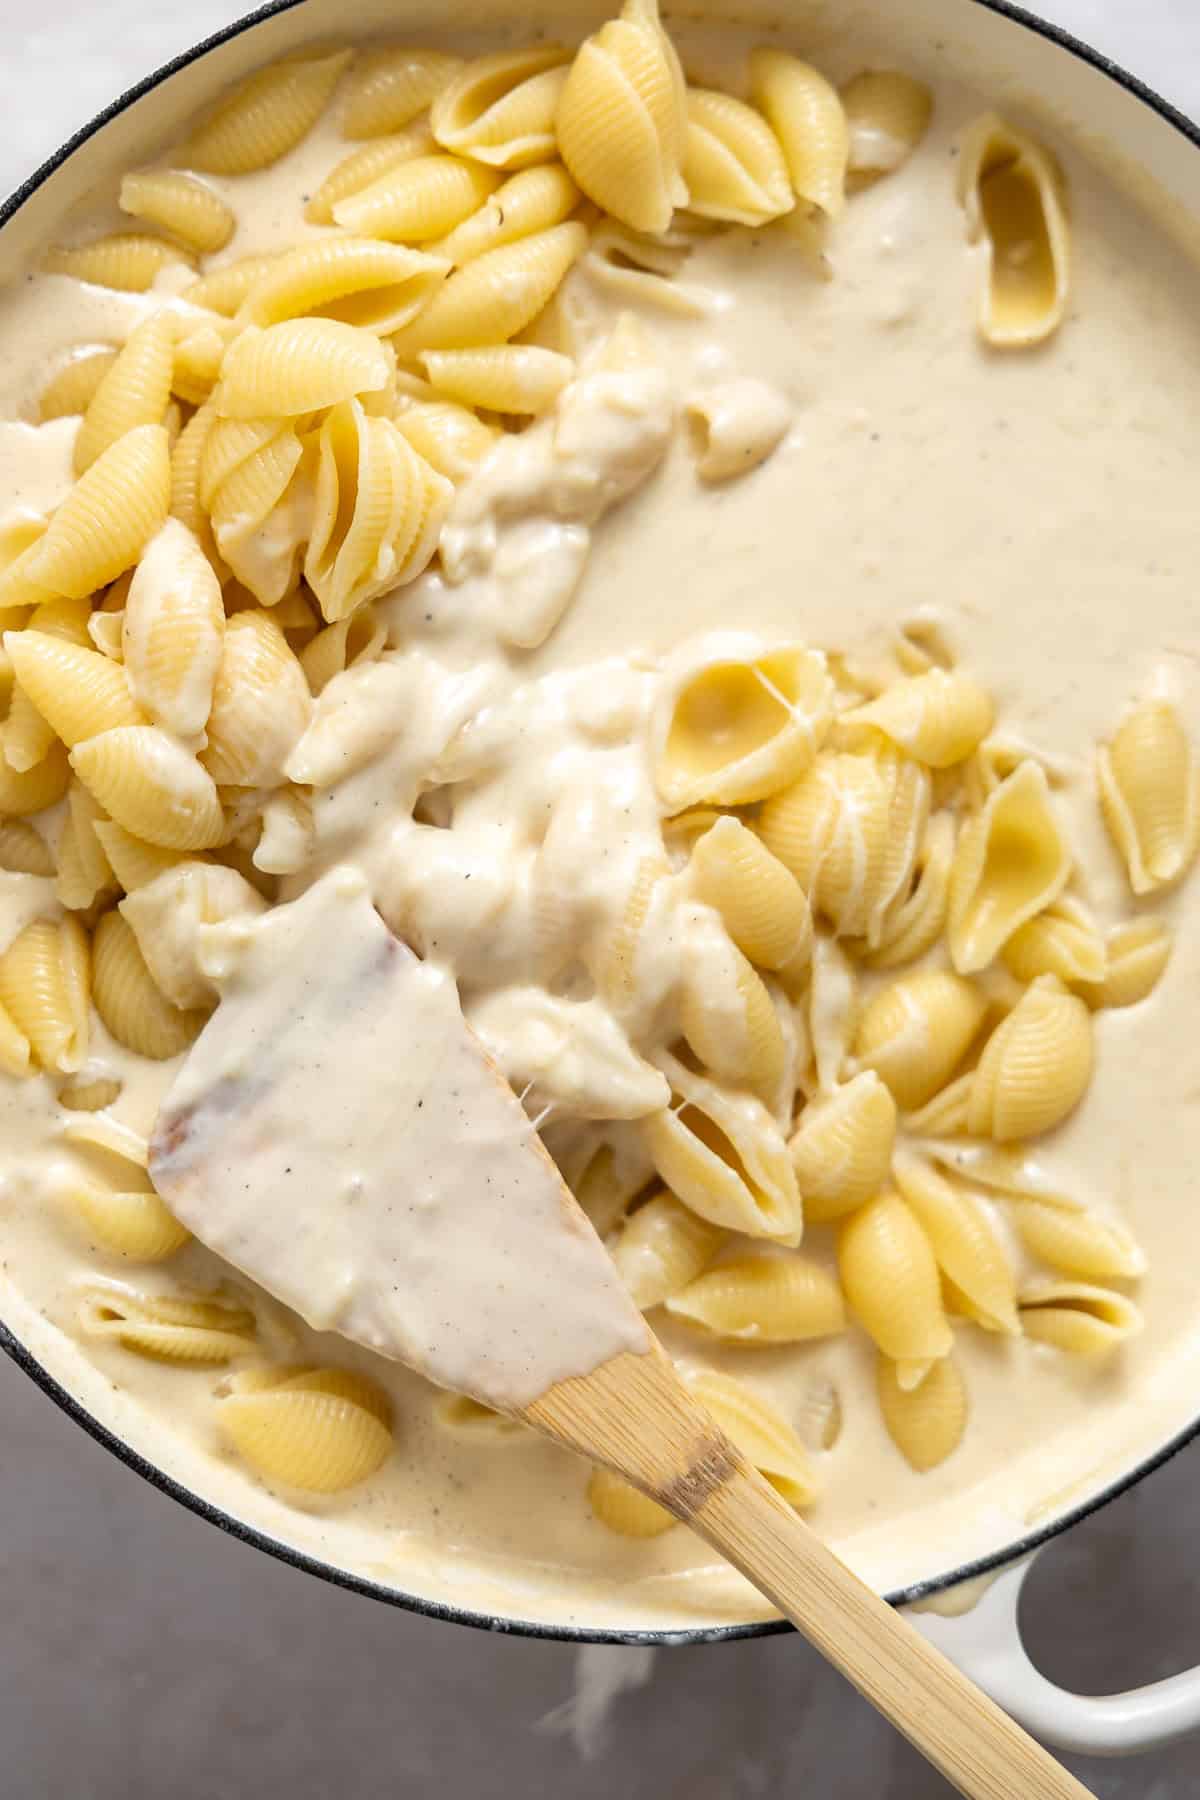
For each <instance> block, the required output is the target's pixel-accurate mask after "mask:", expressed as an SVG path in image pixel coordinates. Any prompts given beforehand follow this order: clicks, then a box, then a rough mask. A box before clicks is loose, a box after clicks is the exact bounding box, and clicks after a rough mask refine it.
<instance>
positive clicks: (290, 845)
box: [253, 609, 367, 875]
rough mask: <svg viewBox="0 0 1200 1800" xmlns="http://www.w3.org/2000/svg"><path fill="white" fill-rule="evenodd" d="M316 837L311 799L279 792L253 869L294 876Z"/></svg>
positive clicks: (265, 816)
mask: <svg viewBox="0 0 1200 1800" xmlns="http://www.w3.org/2000/svg"><path fill="white" fill-rule="evenodd" d="M364 610H367V609H364ZM315 835H316V833H315V828H314V825H313V816H312V802H311V800H310V799H309V797H308V796H307V795H306V794H304V793H303V792H302V791H301V790H300V789H299V788H281V789H279V790H278V791H277V792H276V793H274V794H272V795H271V798H270V799H269V800H268V801H267V803H266V805H265V806H264V807H263V810H262V836H261V837H260V838H259V840H258V843H257V844H256V845H255V848H254V859H253V860H254V867H255V868H256V869H261V870H262V871H263V872H264V873H265V874H268V875H294V874H295V873H296V871H297V870H299V869H302V868H303V867H304V865H305V864H306V863H307V862H308V861H309V858H310V857H311V855H312V851H313V844H314V839H315Z"/></svg>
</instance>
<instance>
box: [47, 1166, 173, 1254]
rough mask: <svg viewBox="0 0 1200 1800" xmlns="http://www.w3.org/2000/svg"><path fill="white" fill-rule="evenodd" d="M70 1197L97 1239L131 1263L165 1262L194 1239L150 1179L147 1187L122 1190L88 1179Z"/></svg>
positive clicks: (109, 1250)
mask: <svg viewBox="0 0 1200 1800" xmlns="http://www.w3.org/2000/svg"><path fill="white" fill-rule="evenodd" d="M66 1197H67V1199H68V1200H69V1201H70V1202H71V1204H72V1206H73V1207H74V1209H75V1212H76V1215H77V1217H78V1219H79V1222H80V1224H81V1225H82V1226H83V1228H84V1229H85V1230H86V1232H87V1234H88V1236H89V1237H90V1238H91V1239H92V1240H93V1242H95V1243H97V1244H99V1246H100V1247H101V1249H103V1250H107V1251H108V1252H109V1253H110V1255H113V1256H123V1257H125V1258H126V1259H127V1261H129V1262H141V1263H155V1262H164V1261H165V1260H166V1258H167V1257H168V1256H174V1255H175V1253H176V1251H177V1250H182V1248H183V1246H184V1245H185V1244H186V1243H188V1242H189V1241H190V1238H191V1233H190V1232H189V1231H188V1230H187V1228H186V1226H183V1225H181V1224H180V1223H179V1220H178V1219H177V1218H176V1217H175V1215H174V1214H173V1213H172V1212H171V1211H170V1209H169V1208H168V1207H167V1206H166V1205H165V1203H164V1202H163V1201H162V1200H161V1199H160V1198H159V1196H158V1195H157V1194H156V1193H155V1192H154V1190H153V1188H152V1187H151V1186H150V1183H149V1180H148V1179H147V1181H146V1185H145V1189H144V1190H129V1191H124V1192H120V1191H117V1190H114V1189H112V1188H107V1187H100V1186H99V1185H98V1184H97V1183H96V1182H90V1181H84V1182H79V1183H78V1184H75V1185H72V1186H71V1187H70V1188H69V1190H68V1191H67V1195H66Z"/></svg>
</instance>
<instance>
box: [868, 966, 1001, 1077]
mask: <svg viewBox="0 0 1200 1800" xmlns="http://www.w3.org/2000/svg"><path fill="white" fill-rule="evenodd" d="M986 1013H987V1001H986V999H985V998H984V996H983V995H982V994H981V993H980V992H979V990H978V989H977V988H975V987H973V986H972V984H971V983H970V982H969V981H965V980H963V978H962V977H961V976H959V975H953V974H951V973H950V972H949V970H945V969H921V970H919V971H918V972H917V973H916V974H913V975H902V976H901V977H900V978H899V979H898V980H896V981H893V982H890V983H889V984H888V985H887V986H886V987H883V988H880V989H879V991H878V992H877V993H876V994H874V995H873V996H872V998H871V1000H870V1001H869V1002H868V1004H867V1006H866V1007H865V1009H864V1011H863V1013H862V1016H861V1018H860V1019H859V1021H858V1030H857V1032H856V1034H855V1039H854V1054H855V1056H856V1057H857V1059H858V1061H859V1062H860V1063H861V1064H862V1065H863V1066H864V1067H866V1068H869V1069H874V1070H875V1072H876V1074H878V1075H879V1076H880V1077H881V1078H882V1079H883V1081H884V1082H886V1084H887V1086H888V1087H889V1088H890V1089H891V1092H892V1094H893V1096H894V1098H895V1100H896V1104H897V1105H898V1106H899V1107H900V1108H901V1109H902V1110H903V1111H904V1112H912V1111H914V1110H915V1109H916V1108H917V1107H920V1106H923V1105H924V1104H925V1102H926V1101H927V1100H930V1099H932V1097H933V1096H934V1094H936V1093H937V1092H938V1090H939V1089H940V1088H941V1087H942V1086H943V1085H944V1084H945V1083H946V1082H947V1081H948V1080H949V1078H950V1076H951V1075H953V1073H954V1071H955V1069H956V1068H957V1067H958V1065H959V1063H960V1062H961V1061H962V1059H963V1057H964V1056H965V1055H966V1053H967V1051H968V1049H969V1048H970V1046H971V1043H972V1041H973V1039H974V1038H975V1036H976V1034H977V1032H978V1031H979V1028H980V1026H981V1025H982V1024H983V1021H984V1017H985V1015H986Z"/></svg>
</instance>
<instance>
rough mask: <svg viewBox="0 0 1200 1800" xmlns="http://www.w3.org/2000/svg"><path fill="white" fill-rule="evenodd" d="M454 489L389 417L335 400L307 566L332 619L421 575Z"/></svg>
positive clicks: (324, 432) (325, 433) (326, 429)
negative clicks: (371, 414) (369, 415)
mask: <svg viewBox="0 0 1200 1800" xmlns="http://www.w3.org/2000/svg"><path fill="white" fill-rule="evenodd" d="M452 492H453V490H452V489H451V487H450V485H449V483H448V482H446V481H444V480H443V479H442V477H441V476H440V475H438V474H436V473H435V471H434V470H433V469H432V468H430V466H429V464H428V463H426V462H425V461H424V459H423V458H422V457H420V456H418V455H417V453H416V451H415V450H413V448H412V446H411V445H410V444H409V443H408V441H407V439H406V438H405V437H404V435H403V433H402V432H400V431H399V430H398V428H397V427H396V426H395V425H393V424H392V423H391V421H390V420H388V419H371V418H367V417H366V415H365V414H364V413H363V411H362V409H361V407H359V406H357V405H349V406H339V407H336V408H335V409H334V410H333V411H332V412H331V413H330V414H329V417H328V418H327V419H326V421H325V423H324V425H323V426H322V427H321V437H320V450H319V456H318V462H317V482H316V498H315V502H314V507H313V525H312V536H311V538H310V540H309V545H308V553H307V556H306V559H305V565H304V572H305V576H306V578H307V580H308V583H309V586H310V587H311V588H312V590H313V592H314V594H315V595H316V596H317V599H318V600H319V601H320V604H321V611H322V613H323V614H324V616H325V618H326V619H328V620H329V621H330V622H334V621H336V620H338V619H341V618H344V617H345V616H346V615H347V614H348V613H349V612H351V611H352V610H353V609H354V608H355V607H356V606H359V605H361V604H362V603H363V602H364V601H366V600H370V599H371V598H372V597H373V596H374V595H376V594H379V593H382V592H384V591H385V590H386V589H388V588H393V587H397V586H399V585H400V584H401V583H402V582H405V581H411V580H412V579H413V577H414V576H416V575H419V574H420V572H421V570H422V569H423V568H424V567H425V565H426V563H427V562H428V561H429V558H430V557H431V556H432V555H433V552H434V549H435V548H436V546H437V540H438V536H439V533H440V531H441V527H442V521H443V519H444V518H445V516H446V512H447V510H448V508H449V504H450V499H451V495H452Z"/></svg>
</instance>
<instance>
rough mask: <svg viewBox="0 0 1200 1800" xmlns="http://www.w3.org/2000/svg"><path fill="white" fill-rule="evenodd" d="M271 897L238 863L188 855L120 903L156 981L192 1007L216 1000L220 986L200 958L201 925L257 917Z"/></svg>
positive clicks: (179, 1003)
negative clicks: (231, 864) (253, 883)
mask: <svg viewBox="0 0 1200 1800" xmlns="http://www.w3.org/2000/svg"><path fill="white" fill-rule="evenodd" d="M266 906H267V902H266V901H265V900H264V899H263V897H262V895H261V894H260V893H259V892H258V890H257V888H253V887H251V885H250V883H249V882H248V881H247V880H246V878H245V877H244V876H243V875H240V874H239V873H238V871H237V870H236V869H230V868H226V867H225V866H224V864H222V863H210V862H200V861H195V862H193V861H186V862H182V863H179V864H178V865H177V866H176V867H175V868H173V869H167V870H165V871H164V873H163V874H161V875H159V876H158V877H156V879H155V880H153V881H151V882H147V883H145V884H143V885H142V886H141V887H139V888H137V889H136V891H135V892H134V893H132V894H127V895H126V896H125V898H124V899H123V900H122V901H120V902H119V903H118V911H119V912H120V915H121V917H122V918H123V919H124V920H125V923H126V924H127V925H128V926H129V927H130V929H131V930H132V932H133V935H134V937H135V938H136V939H137V944H138V949H139V950H140V951H141V953H142V956H143V958H144V959H145V963H146V967H147V968H148V969H149V971H150V974H151V976H152V977H153V980H154V983H155V986H156V987H157V988H158V989H159V990H160V992H161V993H162V994H163V995H164V996H165V997H166V998H167V999H168V1000H169V1001H170V1002H171V1004H172V1006H177V1007H180V1008H181V1009H183V1010H184V1011H186V1010H187V1009H188V1008H199V1009H201V1010H204V1009H207V1008H209V1007H211V1006H212V1004H213V1002H214V1000H215V999H216V997H217V990H216V987H215V985H214V983H213V981H212V979H211V978H210V976H209V975H207V974H206V973H205V970H204V968H203V967H202V966H201V960H200V952H199V945H200V931H201V927H202V926H205V925H220V924H224V923H225V922H226V921H227V920H231V919H252V918H255V917H256V916H257V915H258V914H259V913H262V912H265V910H266Z"/></svg>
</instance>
